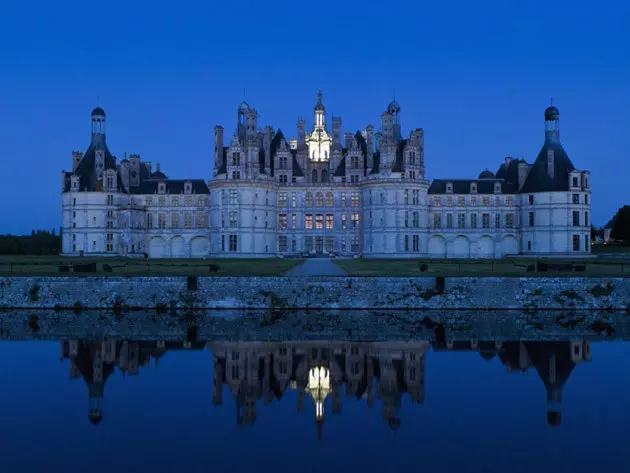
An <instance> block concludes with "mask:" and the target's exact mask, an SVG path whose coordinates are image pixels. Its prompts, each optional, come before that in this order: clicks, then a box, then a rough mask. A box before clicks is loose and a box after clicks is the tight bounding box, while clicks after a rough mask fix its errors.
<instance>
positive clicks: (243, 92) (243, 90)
mask: <svg viewBox="0 0 630 473" xmlns="http://www.w3.org/2000/svg"><path fill="white" fill-rule="evenodd" d="M243 100H245V86H243Z"/></svg>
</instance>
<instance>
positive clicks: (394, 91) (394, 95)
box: [392, 87, 396, 102]
mask: <svg viewBox="0 0 630 473" xmlns="http://www.w3.org/2000/svg"><path fill="white" fill-rule="evenodd" d="M392 95H393V97H394V102H395V101H396V87H394V88H393V89H392Z"/></svg>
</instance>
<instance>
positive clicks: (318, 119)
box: [314, 90, 326, 129]
mask: <svg viewBox="0 0 630 473" xmlns="http://www.w3.org/2000/svg"><path fill="white" fill-rule="evenodd" d="M325 114H326V109H325V108H324V104H323V102H322V91H321V90H318V91H317V104H316V105H315V120H314V121H315V128H319V129H322V128H323V129H326V119H325Z"/></svg>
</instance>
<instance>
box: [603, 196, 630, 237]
mask: <svg viewBox="0 0 630 473" xmlns="http://www.w3.org/2000/svg"><path fill="white" fill-rule="evenodd" d="M608 225H611V229H610V238H611V239H612V240H616V241H619V242H621V243H623V244H624V245H630V205H624V206H623V207H621V208H620V209H619V210H618V211H617V213H616V214H615V216H614V217H613V218H612V220H611V221H610V222H608ZM608 225H607V226H608Z"/></svg>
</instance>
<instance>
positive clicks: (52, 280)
mask: <svg viewBox="0 0 630 473" xmlns="http://www.w3.org/2000/svg"><path fill="white" fill-rule="evenodd" d="M629 306H630V279H623V278H541V277H538V278H491V277H475V278H462V277H452V278H435V277H432V278H430V277H426V278H371V277H366V278H356V277H261V278H256V277H188V278H187V277H73V276H68V277H5V278H0V307H5V308H15V309H28V308H38V309H46V308H48V309H53V308H56V309H62V308H75V309H77V308H94V309H113V310H114V311H123V310H127V309H131V308H149V309H150V308H157V309H158V310H168V309H177V308H179V309H182V308H207V309H246V308H249V309H282V310H287V309H475V310H493V309H519V310H526V311H532V310H537V309H554V310H555V309H595V310H626V309H628V307H629Z"/></svg>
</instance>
